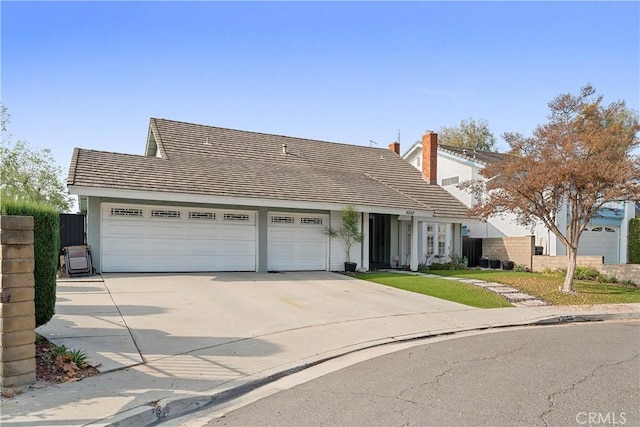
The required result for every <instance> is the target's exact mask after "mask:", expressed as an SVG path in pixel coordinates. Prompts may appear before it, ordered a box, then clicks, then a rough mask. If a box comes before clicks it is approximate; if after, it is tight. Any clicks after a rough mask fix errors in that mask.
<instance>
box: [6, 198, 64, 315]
mask: <svg viewBox="0 0 640 427" xmlns="http://www.w3.org/2000/svg"><path fill="white" fill-rule="evenodd" d="M0 214H2V215H20V216H32V217H33V251H34V260H35V270H34V273H33V275H34V279H35V306H36V326H40V325H44V324H45V323H47V322H48V321H49V320H51V318H52V317H53V315H54V313H55V306H56V272H57V270H58V256H59V250H60V225H59V224H60V215H59V213H58V211H57V210H56V209H55V208H53V207H51V206H47V205H44V204H38V203H30V202H20V201H12V200H6V199H5V200H2V204H1V205H0Z"/></svg>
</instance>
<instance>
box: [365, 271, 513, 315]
mask: <svg viewBox="0 0 640 427" xmlns="http://www.w3.org/2000/svg"><path fill="white" fill-rule="evenodd" d="M354 277H356V278H358V279H363V280H367V281H369V282H374V283H379V284H381V285H386V286H391V287H393V288H397V289H403V290H405V291H411V292H416V293H419V294H423V295H429V296H432V297H436V298H441V299H445V300H447V301H453V302H457V303H460V304H465V305H469V306H472V307H478V308H499V307H511V304H509V302H507V300H506V299H504V298H503V297H501V296H499V295H497V294H494V293H493V292H490V291H487V290H485V289H482V288H480V287H478V286H473V285H469V284H467V283H461V282H456V281H453V280H446V279H434V278H431V277H424V276H415V275H411V274H402V273H384V272H372V273H357V274H355V275H354Z"/></svg>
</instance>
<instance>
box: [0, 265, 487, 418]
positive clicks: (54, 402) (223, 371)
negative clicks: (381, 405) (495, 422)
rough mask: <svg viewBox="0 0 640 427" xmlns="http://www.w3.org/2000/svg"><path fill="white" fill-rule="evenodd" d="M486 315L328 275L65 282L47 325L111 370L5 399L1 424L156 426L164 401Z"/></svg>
mask: <svg viewBox="0 0 640 427" xmlns="http://www.w3.org/2000/svg"><path fill="white" fill-rule="evenodd" d="M480 311H482V310H478V309H474V308H470V307H467V306H464V305H460V304H456V303H451V302H447V301H443V300H439V299H436V298H431V297H427V296H423V295H419V294H414V293H411V292H405V291H400V290H396V289H393V288H389V287H386V286H382V285H377V284H373V283H369V282H365V281H361V280H357V279H353V278H350V277H346V276H342V275H339V274H334V273H327V272H305V273H284V274H282V273H277V274H269V273H264V274H261V273H209V274H108V275H105V276H104V277H103V280H102V279H90V280H89V279H84V280H83V279H75V280H69V281H61V282H59V283H58V301H57V305H56V315H55V316H54V318H53V319H52V320H51V321H50V322H49V323H48V324H47V325H45V326H43V327H41V328H39V329H38V332H39V333H40V334H42V335H44V336H46V337H47V338H49V339H50V340H51V341H53V342H55V343H57V344H64V345H66V346H67V347H69V348H73V349H82V350H84V351H86V352H87V353H88V354H89V355H90V357H91V361H92V362H98V363H101V364H102V365H101V367H100V369H101V371H102V372H103V375H101V376H98V377H90V378H85V379H84V380H82V381H79V382H77V383H72V384H62V385H60V386H58V388H59V390H58V391H56V392H55V393H51V392H50V391H49V390H47V389H46V388H45V389H42V390H36V391H34V392H30V393H28V394H22V395H19V396H17V397H16V398H15V399H13V400H11V401H10V402H3V415H2V419H3V422H4V421H7V422H9V423H16V425H29V426H39V425H42V426H44V425H46V426H52V425H89V424H92V425H93V424H97V425H112V424H113V425H119V424H118V422H120V421H121V420H123V419H126V420H127V421H126V422H125V424H126V425H147V424H150V423H153V422H155V420H156V419H157V413H156V412H155V409H154V408H156V407H161V408H163V409H162V411H163V413H164V416H171V414H172V413H173V412H172V411H177V410H178V409H176V405H177V406H179V407H180V409H179V411H182V412H184V411H185V410H192V409H195V408H196V407H198V406H199V405H202V404H206V402H210V401H211V400H212V399H213V398H212V396H214V395H218V394H219V393H221V392H225V391H228V390H239V389H242V388H243V387H244V386H249V385H251V384H255V382H256V381H263V380H265V379H268V378H273V377H274V376H281V375H284V373H287V372H291V371H292V370H298V369H301V368H303V367H305V366H309V365H310V364H313V363H317V362H319V361H322V360H327V359H330V358H332V357H335V356H339V355H344V354H346V353H349V352H351V351H354V350H358V349H363V348H368V347H371V346H374V345H377V344H383V343H389V342H395V341H397V340H398V339H403V338H407V337H412V336H414V335H415V336H419V335H424V334H425V333H437V332H438V331H453V330H459V329H460V328H461V327H462V328H466V327H467V325H472V324H474V322H476V323H477V322H478V319H476V318H475V316H473V314H474V313H478V312H480ZM485 321H486V319H483V320H482V322H483V323H482V324H483V325H484V324H485V323H484V322H485ZM156 402H159V403H157V404H156ZM167 402H174V404H170V403H167ZM203 402H204V403H203ZM172 405H173V406H172Z"/></svg>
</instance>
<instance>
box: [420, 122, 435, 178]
mask: <svg viewBox="0 0 640 427" xmlns="http://www.w3.org/2000/svg"><path fill="white" fill-rule="evenodd" d="M422 178H424V179H425V180H426V181H427V182H428V183H429V184H438V134H437V133H435V132H431V131H427V133H425V134H424V135H422Z"/></svg>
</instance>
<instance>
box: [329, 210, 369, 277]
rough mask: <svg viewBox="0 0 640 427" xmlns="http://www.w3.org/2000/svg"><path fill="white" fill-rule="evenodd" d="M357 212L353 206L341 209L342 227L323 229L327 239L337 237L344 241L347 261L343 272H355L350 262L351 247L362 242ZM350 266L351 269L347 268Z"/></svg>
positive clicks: (362, 237)
mask: <svg viewBox="0 0 640 427" xmlns="http://www.w3.org/2000/svg"><path fill="white" fill-rule="evenodd" d="M358 217H359V215H358V211H357V210H356V208H355V207H353V206H346V207H345V208H344V209H342V226H341V227H339V228H333V227H325V229H324V234H326V235H327V236H329V237H339V238H340V239H342V240H343V241H344V244H345V249H346V251H347V261H346V262H345V270H347V271H355V263H352V262H351V247H352V246H353V244H354V243H361V242H362V241H363V240H364V233H363V232H362V231H360V228H359V226H358V225H359V218H358ZM347 264H349V265H351V266H352V267H351V268H348V267H347Z"/></svg>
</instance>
